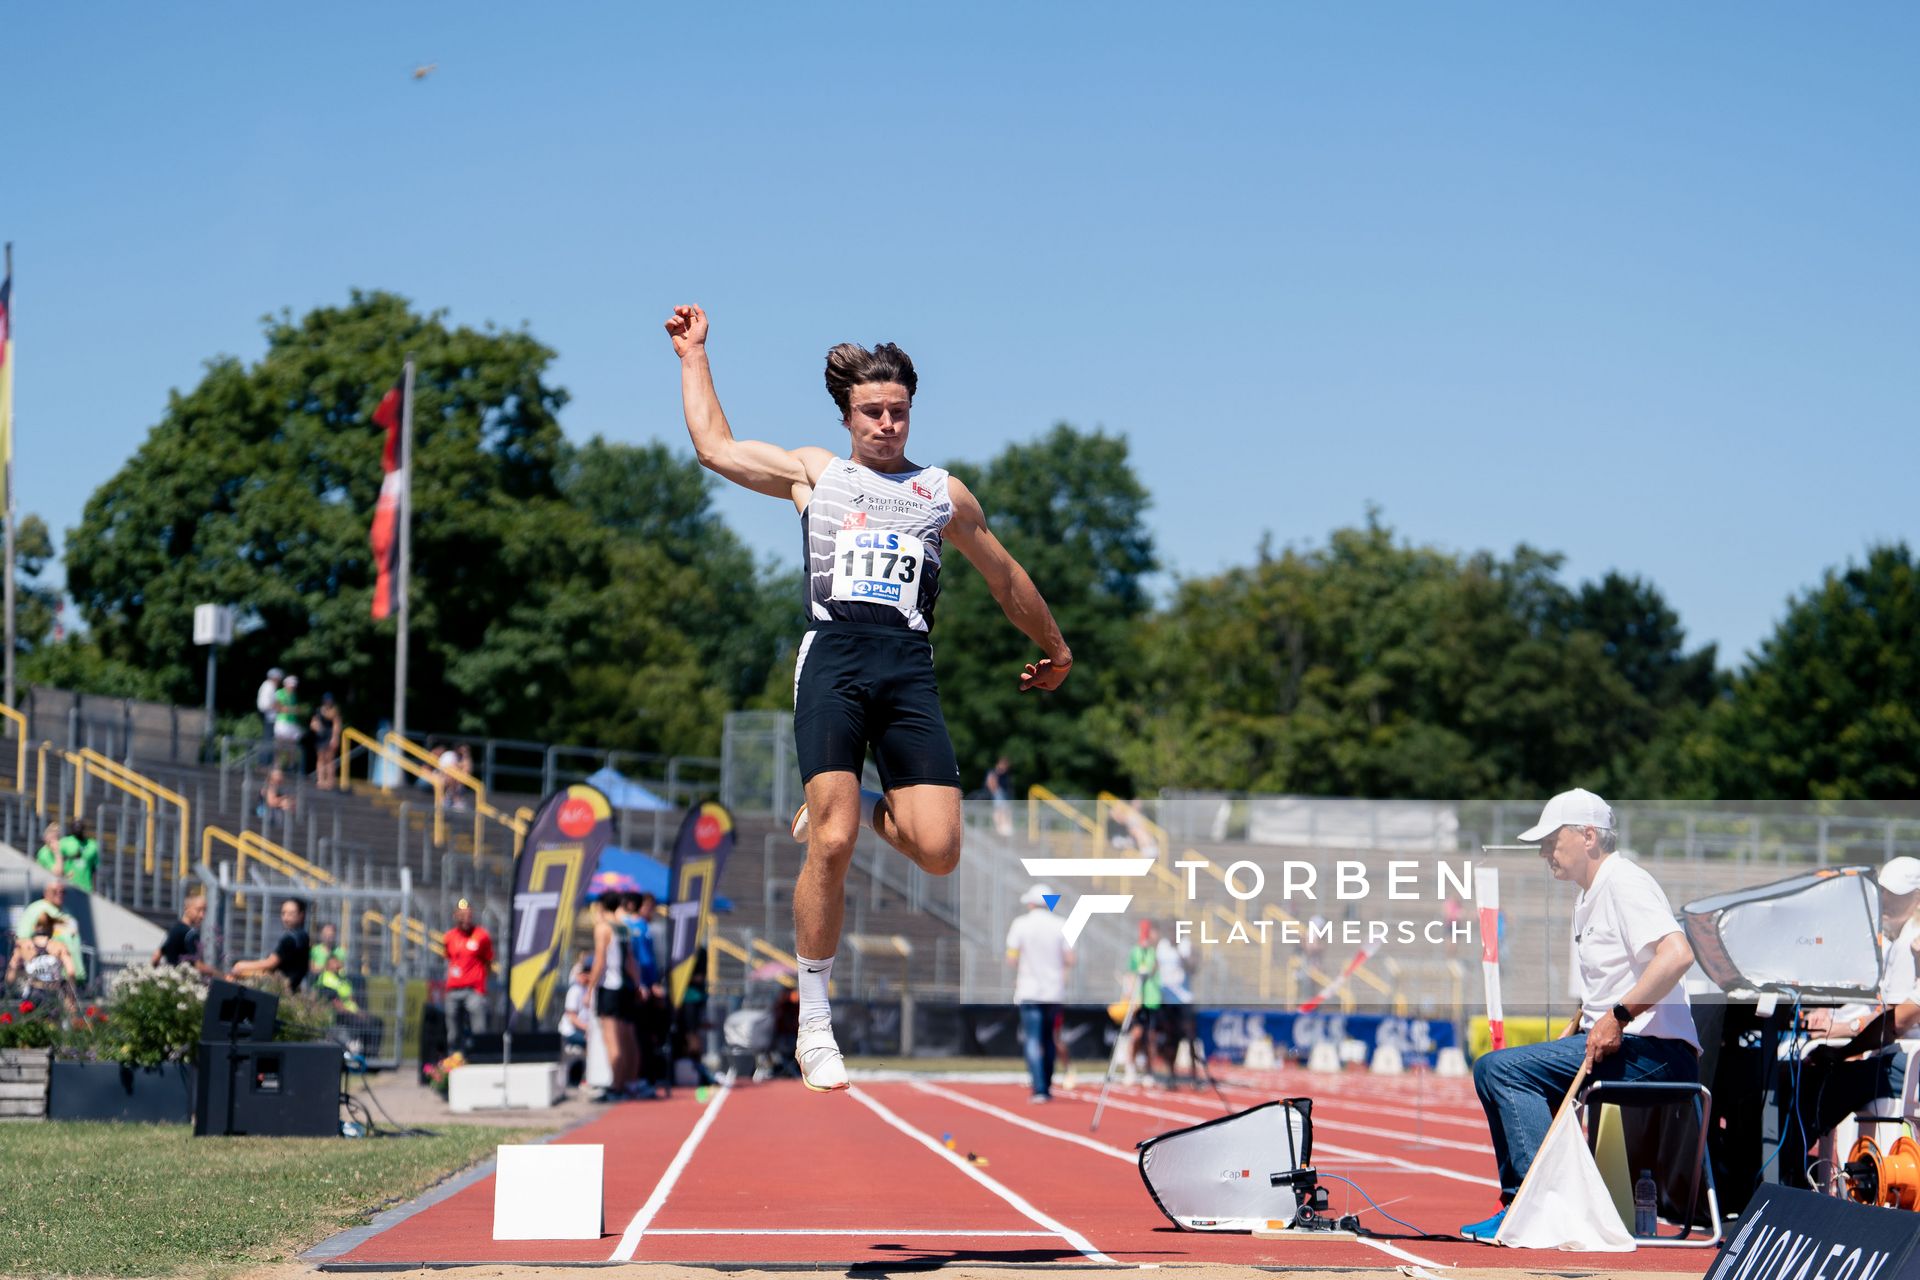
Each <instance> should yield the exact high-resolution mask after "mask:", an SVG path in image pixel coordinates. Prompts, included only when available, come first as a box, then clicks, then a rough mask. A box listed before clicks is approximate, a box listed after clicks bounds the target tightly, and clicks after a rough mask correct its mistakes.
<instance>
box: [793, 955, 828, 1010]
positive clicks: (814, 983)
mask: <svg viewBox="0 0 1920 1280" xmlns="http://www.w3.org/2000/svg"><path fill="white" fill-rule="evenodd" d="M794 959H796V960H798V961H799V962H800V973H799V979H800V1025H801V1026H805V1025H806V1024H807V1023H809V1022H812V1021H813V1020H814V1019H815V1018H826V1017H831V1016H832V1014H831V1010H830V1009H829V1007H828V1005H827V984H828V983H829V982H831V981H832V980H833V957H832V956H828V957H827V958H826V959H825V960H809V959H807V958H806V957H805V956H795V957H794Z"/></svg>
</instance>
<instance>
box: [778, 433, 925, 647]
mask: <svg viewBox="0 0 1920 1280" xmlns="http://www.w3.org/2000/svg"><path fill="white" fill-rule="evenodd" d="M952 518H953V500H952V498H951V497H950V496H949V495H948V492H947V473H946V471H944V470H943V469H941V468H939V467H921V468H919V469H918V470H915V471H899V472H886V471H874V470H871V469H869V468H867V467H863V466H861V465H860V464H858V463H856V462H850V461H848V460H847V459H846V458H835V459H834V460H833V461H832V462H829V463H828V464H827V467H826V470H824V471H822V472H821V473H820V478H819V479H818V480H816V481H815V482H814V486H813V497H812V498H810V499H809V500H808V502H807V509H806V510H805V511H803V512H801V513H800V529H801V533H802V536H803V538H804V540H805V555H806V567H807V601H806V608H807V621H808V622H810V623H823V622H824V623H833V622H865V623H877V624H879V625H881V626H893V627H902V628H905V629H907V630H910V631H919V632H923V633H924V632H926V631H928V630H929V629H931V628H932V626H933V606H934V603H935V601H937V600H938V599H939V597H940V549H941V534H942V532H943V531H944V530H945V529H946V527H947V521H949V520H950V519H952Z"/></svg>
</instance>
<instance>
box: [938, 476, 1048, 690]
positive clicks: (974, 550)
mask: <svg viewBox="0 0 1920 1280" xmlns="http://www.w3.org/2000/svg"><path fill="white" fill-rule="evenodd" d="M947 493H948V494H949V496H951V497H952V499H953V518H952V519H951V520H949V521H948V522H947V528H946V533H945V537H946V539H947V541H949V542H951V543H952V544H953V545H954V546H956V547H958V548H959V549H960V554H961V555H964V556H965V557H966V558H967V559H968V560H970V561H971V562H972V563H973V567H974V568H976V569H978V570H979V571H980V576H981V577H983V578H985V579H986V580H987V590H989V591H991V592H993V598H994V599H995V600H998V601H999V602H1000V607H1001V608H1002V609H1004V610H1005V611H1006V614H1007V619H1008V621H1010V622H1012V623H1013V625H1014V626H1016V627H1018V628H1020V630H1021V632H1022V633H1023V634H1024V635H1025V636H1026V637H1027V639H1029V640H1031V641H1033V642H1034V643H1035V644H1037V645H1039V646H1040V651H1041V652H1042V653H1043V654H1045V655H1046V656H1045V657H1043V658H1041V659H1040V661H1038V662H1029V663H1028V664H1027V665H1026V667H1025V669H1023V670H1022V671H1021V672H1020V689H1021V691H1022V692H1025V691H1026V690H1028V689H1058V688H1059V687H1060V684H1061V682H1062V681H1064V680H1065V679H1066V678H1067V672H1068V671H1070V670H1072V669H1073V651H1072V650H1071V649H1069V648H1067V642H1066V640H1065V639H1063V638H1062V637H1061V635H1060V628H1059V627H1058V626H1057V625H1055V623H1054V621H1053V613H1052V611H1051V610H1049V609H1048V608H1047V602H1046V601H1045V600H1043V599H1041V598H1040V589H1039V588H1038V587H1036V586H1034V585H1033V579H1032V578H1029V577H1028V576H1027V571H1026V570H1025V569H1022V568H1021V567H1020V562H1019V561H1018V560H1015V559H1014V558H1013V557H1012V556H1011V555H1009V554H1007V549H1006V548H1005V547H1003V546H1001V545H1000V539H998V538H996V537H994V536H993V530H991V529H989V528H987V513H986V512H984V511H982V510H981V509H980V501H979V499H977V498H975V497H974V496H973V491H972V490H970V489H968V488H967V486H966V485H964V484H961V483H960V481H958V480H957V479H951V478H950V479H948V481H947Z"/></svg>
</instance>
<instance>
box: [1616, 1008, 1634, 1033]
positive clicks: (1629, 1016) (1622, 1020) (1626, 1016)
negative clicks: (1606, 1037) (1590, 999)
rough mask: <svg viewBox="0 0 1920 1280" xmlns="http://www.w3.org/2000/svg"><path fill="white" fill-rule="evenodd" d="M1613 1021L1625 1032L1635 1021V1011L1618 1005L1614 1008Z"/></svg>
mask: <svg viewBox="0 0 1920 1280" xmlns="http://www.w3.org/2000/svg"><path fill="white" fill-rule="evenodd" d="M1613 1020H1614V1021H1615V1022H1617V1023H1619V1024H1620V1029H1621V1030H1622V1031H1625V1030H1626V1029H1627V1024H1628V1023H1629V1022H1632V1021H1633V1010H1631V1009H1629V1008H1627V1006H1626V1005H1625V1004H1617V1005H1615V1006H1613Z"/></svg>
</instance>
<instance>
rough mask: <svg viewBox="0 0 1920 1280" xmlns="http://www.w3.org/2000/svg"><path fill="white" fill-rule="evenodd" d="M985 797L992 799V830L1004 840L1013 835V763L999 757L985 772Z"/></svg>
mask: <svg viewBox="0 0 1920 1280" xmlns="http://www.w3.org/2000/svg"><path fill="white" fill-rule="evenodd" d="M986 786H987V795H989V796H990V797H992V799H993V830H994V833H995V834H996V835H998V836H1000V837H1001V838H1002V839H1005V838H1006V837H1008V836H1011V835H1012V834H1013V762H1012V761H1010V760H1008V759H1007V758H1006V757H1005V756H1001V757H1000V758H999V759H998V760H995V761H994V762H993V768H991V769H989V770H987V783H986Z"/></svg>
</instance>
